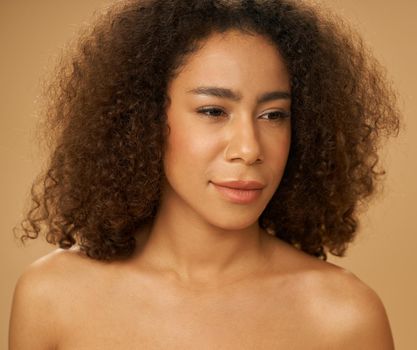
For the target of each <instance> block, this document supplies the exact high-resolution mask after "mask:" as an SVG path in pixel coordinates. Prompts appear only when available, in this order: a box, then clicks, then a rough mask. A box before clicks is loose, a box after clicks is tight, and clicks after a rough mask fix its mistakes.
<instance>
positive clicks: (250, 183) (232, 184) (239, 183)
mask: <svg viewBox="0 0 417 350" xmlns="http://www.w3.org/2000/svg"><path fill="white" fill-rule="evenodd" d="M213 184H214V185H217V186H221V187H227V188H233V189H238V190H261V189H263V188H264V187H265V185H264V184H262V183H261V182H259V181H256V180H233V181H223V182H213Z"/></svg>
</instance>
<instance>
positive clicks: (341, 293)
mask: <svg viewBox="0 0 417 350" xmlns="http://www.w3.org/2000/svg"><path fill="white" fill-rule="evenodd" d="M277 253H279V254H277V256H281V259H280V263H281V266H282V265H284V269H285V270H286V271H289V274H288V275H289V276H292V277H291V281H292V283H291V284H290V285H292V287H291V291H292V295H296V296H297V300H298V303H299V304H300V305H302V310H303V311H302V314H303V316H302V318H303V320H304V321H305V322H306V323H308V324H310V325H311V327H312V328H314V333H315V334H321V335H322V336H323V337H325V338H326V343H327V344H329V348H332V349H339V350H343V349H367V350H369V349H378V350H392V349H394V344H393V339H392V333H391V329H390V325H389V321H388V317H387V313H386V310H385V307H384V304H383V302H382V301H381V299H380V297H379V295H378V294H377V293H376V291H375V290H374V289H372V288H371V287H370V286H369V285H367V284H366V283H365V282H364V281H362V280H361V279H360V278H359V277H358V276H357V275H355V274H354V273H353V272H351V271H349V270H347V269H345V268H343V267H341V266H338V265H335V264H333V263H330V262H328V261H323V260H319V259H317V258H315V257H313V256H310V255H307V254H306V253H304V252H302V251H299V250H298V249H296V248H294V247H292V246H289V245H288V244H282V243H281V244H280V246H279V247H278V249H277Z"/></svg>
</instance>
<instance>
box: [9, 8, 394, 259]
mask: <svg viewBox="0 0 417 350" xmlns="http://www.w3.org/2000/svg"><path fill="white" fill-rule="evenodd" d="M230 29H238V30H240V31H241V32H244V33H249V34H258V35H262V36H263V37H265V38H267V39H268V40H269V41H270V42H271V44H273V45H274V46H275V47H277V48H278V50H279V51H280V53H281V55H282V57H283V58H284V61H285V63H286V65H287V68H288V71H289V73H290V79H291V96H292V106H291V116H292V122H291V123H292V131H291V132H292V135H291V136H292V137H291V146H290V153H289V157H288V162H287V165H286V168H285V172H284V175H283V178H282V181H281V183H280V185H279V186H278V188H277V190H276V192H275V193H274V195H273V197H272V198H271V200H270V202H269V203H268V205H267V207H266V208H265V210H264V211H263V212H262V214H261V215H260V217H259V220H258V222H259V225H260V227H262V228H263V229H266V230H268V231H270V232H272V234H274V235H275V236H276V237H277V238H279V239H281V240H284V241H286V242H288V243H290V244H291V245H293V246H294V247H296V248H298V249H300V250H302V251H304V252H305V253H307V254H310V255H313V256H316V257H317V258H320V259H323V260H326V259H327V254H326V253H327V252H330V253H331V254H333V255H336V256H344V255H345V251H346V250H347V246H348V243H350V242H352V241H353V239H354V237H355V233H356V232H357V231H358V222H359V220H358V214H359V212H360V211H359V209H360V208H362V204H365V203H366V202H367V201H368V200H369V199H370V198H371V197H372V196H371V195H373V194H374V193H375V192H377V189H378V186H377V184H378V183H379V182H378V181H379V179H380V177H381V176H382V175H383V174H384V173H385V172H384V171H383V170H382V169H381V168H380V166H379V160H378V151H379V148H380V145H381V140H382V139H383V137H388V136H392V135H397V134H398V131H399V125H400V122H399V120H400V113H399V111H398V108H397V103H396V94H395V92H394V91H393V89H392V87H391V84H390V83H389V82H388V80H387V78H386V73H385V69H384V68H383V67H382V66H381V65H380V64H379V63H378V61H377V60H376V59H375V58H374V56H373V55H372V53H371V52H370V51H369V49H368V48H367V47H366V46H365V45H364V43H363V41H362V39H361V37H360V36H359V35H358V34H357V33H356V32H355V31H354V30H352V29H351V28H350V27H349V26H348V25H346V24H345V23H344V22H343V20H341V19H340V18H338V17H337V16H336V15H334V14H332V13H330V12H328V11H327V10H325V9H322V8H320V7H318V6H317V5H314V6H313V5H311V4H308V3H305V2H300V1H295V0H294V1H292V0H265V1H255V0H252V1H250V0H247V1H243V0H242V1H240V0H239V1H238V0H236V1H230V0H229V1H227V0H172V1H166V0H133V1H125V2H118V3H116V4H114V5H113V6H111V7H110V8H109V9H108V10H107V11H106V12H105V13H103V14H101V15H100V16H98V17H97V18H96V20H95V22H94V24H93V25H91V26H89V27H87V29H86V30H84V31H83V32H81V33H80V35H79V36H78V37H77V40H76V41H75V45H71V46H70V47H69V48H70V49H69V50H67V51H66V52H65V53H64V55H63V56H62V57H63V59H62V60H61V61H60V63H59V64H58V65H57V67H56V70H55V71H54V73H53V78H52V79H50V80H48V85H47V88H46V89H45V90H44V100H43V101H44V109H43V122H42V125H41V127H42V129H41V130H42V132H43V133H44V138H45V139H47V140H48V141H49V147H50V150H51V152H50V158H49V159H48V164H47V167H46V168H45V169H44V170H43V171H42V172H41V174H40V175H38V177H37V178H36V180H35V181H34V183H33V184H32V188H31V203H32V204H31V206H30V208H29V209H28V211H27V213H26V214H25V217H24V219H23V221H22V222H21V223H20V227H19V229H21V228H23V232H21V234H20V239H21V240H22V241H23V242H24V241H25V240H27V239H28V238H37V237H38V235H39V233H40V232H41V231H42V227H43V226H44V228H45V236H46V240H47V241H48V242H49V243H51V244H55V245H59V247H61V248H65V249H68V248H70V247H71V246H73V245H76V244H77V245H79V247H80V250H81V251H83V252H84V253H85V254H86V255H87V256H89V257H90V258H93V259H99V260H112V259H117V258H127V257H129V256H131V254H132V253H133V251H134V249H135V244H136V240H135V235H134V234H135V233H136V232H137V230H138V229H140V228H141V227H143V225H145V224H146V223H148V222H150V221H152V219H153V218H154V217H155V214H156V212H157V210H158V206H159V203H160V197H161V190H160V188H161V184H162V179H163V176H164V171H163V166H162V162H163V156H164V151H165V146H166V143H165V140H166V137H167V135H168V129H167V124H166V114H165V110H166V106H167V103H168V100H169V99H168V96H167V86H168V83H169V82H170V81H171V80H172V79H173V78H174V77H175V76H176V75H177V74H178V72H179V71H180V69H181V67H183V65H184V63H185V62H186V59H187V57H189V55H190V54H192V53H193V52H195V51H196V50H198V49H199V47H201V43H202V42H203V40H204V39H206V38H208V37H209V36H210V35H211V34H213V33H216V32H217V33H222V32H225V31H227V30H230ZM15 229H17V228H15ZM15 234H16V231H15Z"/></svg>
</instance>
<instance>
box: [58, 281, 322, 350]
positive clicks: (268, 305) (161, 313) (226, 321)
mask: <svg viewBox="0 0 417 350" xmlns="http://www.w3.org/2000/svg"><path fill="white" fill-rule="evenodd" d="M149 292H150V291H148V293H143V294H142V295H140V296H139V295H137V293H129V292H126V293H124V294H121V293H118V292H115V293H110V294H108V295H107V294H102V295H100V296H97V295H96V296H95V297H93V296H91V297H87V298H81V301H79V303H78V304H76V305H73V306H72V309H71V311H70V313H71V314H69V315H68V317H67V319H66V321H65V325H66V326H65V333H66V334H68V336H67V337H65V340H64V341H63V342H62V344H60V346H59V349H60V350H70V349H79V350H84V349H91V350H93V349H102V350H105V349H112V350H114V349H149V350H157V349H173V350H176V349H200V350H205V349H207V350H209V349H210V350H212V349H239V350H245V349H266V350H268V349H271V350H272V349H314V348H315V347H314V344H318V342H319V341H320V340H319V337H318V334H317V331H316V329H315V327H314V322H312V320H309V319H308V317H306V313H305V308H304V306H303V305H302V304H303V302H302V300H301V299H300V298H299V297H297V296H296V295H292V294H291V293H290V292H287V293H286V292H285V291H280V292H279V293H267V292H266V291H265V290H264V291H262V288H254V289H252V290H246V291H245V292H244V293H243V292H230V293H224V294H216V293H214V294H213V295H190V294H184V295H181V294H178V293H167V292H166V291H165V292H161V291H156V290H155V291H153V293H151V294H149ZM106 295H107V296H106ZM303 310H304V311H303ZM320 342H321V344H322V343H323V340H321V341H320ZM322 348H323V347H317V349H322Z"/></svg>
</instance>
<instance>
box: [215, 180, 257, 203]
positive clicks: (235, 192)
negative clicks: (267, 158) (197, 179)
mask: <svg viewBox="0 0 417 350" xmlns="http://www.w3.org/2000/svg"><path fill="white" fill-rule="evenodd" d="M212 184H213V186H214V187H215V188H216V190H217V191H218V192H219V193H220V194H221V196H222V197H223V198H224V199H226V200H228V201H229V202H232V203H236V204H249V203H252V202H254V201H256V199H258V198H259V196H260V195H261V193H262V188H260V185H259V183H258V184H256V185H254V184H251V185H246V188H241V187H240V188H232V187H226V186H223V185H219V184H217V183H214V182H212ZM255 186H256V187H258V188H250V189H248V188H247V187H255Z"/></svg>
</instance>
